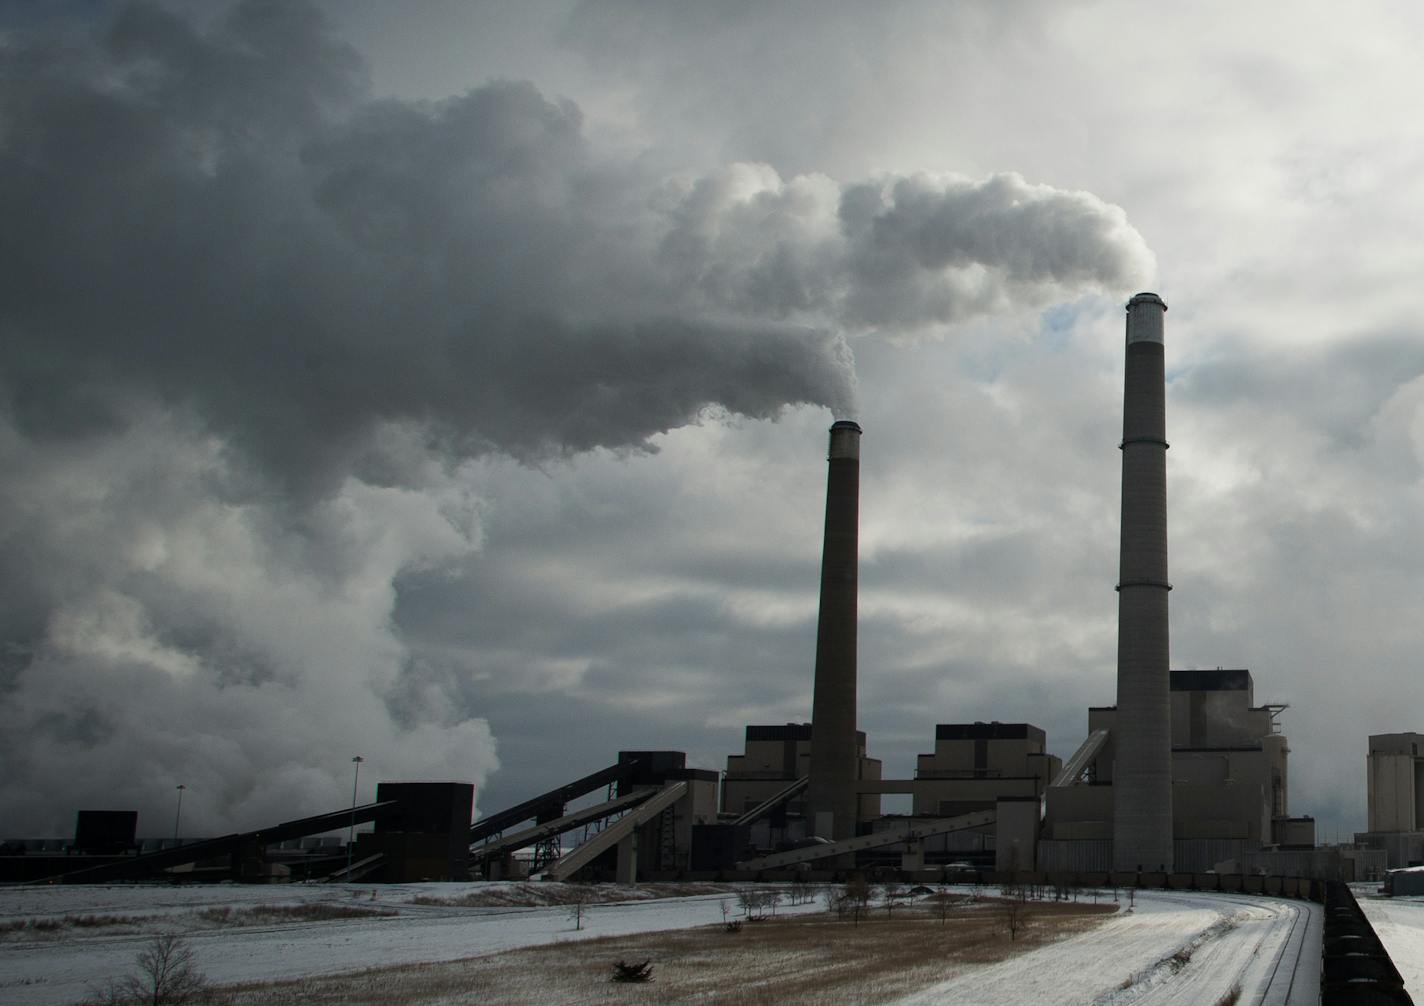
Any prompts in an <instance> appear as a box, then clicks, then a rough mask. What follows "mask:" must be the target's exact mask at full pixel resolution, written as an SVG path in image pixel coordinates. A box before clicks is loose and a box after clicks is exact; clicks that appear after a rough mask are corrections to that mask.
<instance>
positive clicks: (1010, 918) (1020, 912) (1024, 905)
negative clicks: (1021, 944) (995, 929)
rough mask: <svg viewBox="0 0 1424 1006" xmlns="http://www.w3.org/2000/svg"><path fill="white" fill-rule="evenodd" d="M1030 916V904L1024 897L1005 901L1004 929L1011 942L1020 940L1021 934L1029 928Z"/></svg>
mask: <svg viewBox="0 0 1424 1006" xmlns="http://www.w3.org/2000/svg"><path fill="white" fill-rule="evenodd" d="M1028 916H1029V911H1028V902H1027V901H1025V900H1024V899H1023V898H1022V897H1017V898H1006V899H1005V900H1004V928H1005V929H1007V930H1008V932H1009V939H1010V940H1016V939H1018V938H1019V933H1020V932H1021V931H1023V930H1024V929H1026V928H1027V927H1028Z"/></svg>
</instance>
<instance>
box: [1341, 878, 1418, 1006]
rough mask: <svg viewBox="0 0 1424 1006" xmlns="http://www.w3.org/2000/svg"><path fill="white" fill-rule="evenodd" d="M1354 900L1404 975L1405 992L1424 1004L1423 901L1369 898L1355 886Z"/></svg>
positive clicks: (1415, 899)
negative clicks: (1357, 902)
mask: <svg viewBox="0 0 1424 1006" xmlns="http://www.w3.org/2000/svg"><path fill="white" fill-rule="evenodd" d="M1355 897H1356V899H1357V900H1358V901H1359V903H1360V907H1361V908H1362V909H1364V912H1365V918H1367V919H1369V920H1370V925H1372V926H1374V927H1375V932H1376V933H1378V934H1379V938H1380V942H1382V943H1383V944H1384V947H1385V949H1386V950H1388V951H1389V956H1390V959H1391V960H1392V961H1394V966H1395V967H1397V968H1399V973H1400V974H1401V975H1403V976H1404V990H1405V991H1406V992H1408V993H1409V995H1410V997H1411V998H1413V999H1414V1000H1415V1001H1416V1002H1424V898H1379V897H1371V896H1370V895H1369V894H1367V893H1365V892H1364V891H1362V890H1361V889H1360V888H1358V887H1357V888H1355Z"/></svg>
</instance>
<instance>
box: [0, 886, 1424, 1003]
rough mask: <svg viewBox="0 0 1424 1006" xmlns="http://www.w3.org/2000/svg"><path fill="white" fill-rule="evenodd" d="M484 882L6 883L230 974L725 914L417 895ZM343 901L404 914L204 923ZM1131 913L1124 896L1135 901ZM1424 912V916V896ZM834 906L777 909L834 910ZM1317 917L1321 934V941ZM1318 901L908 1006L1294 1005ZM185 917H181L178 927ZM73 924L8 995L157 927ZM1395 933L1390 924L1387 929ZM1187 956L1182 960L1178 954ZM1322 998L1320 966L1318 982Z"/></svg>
mask: <svg viewBox="0 0 1424 1006" xmlns="http://www.w3.org/2000/svg"><path fill="white" fill-rule="evenodd" d="M473 889H475V887H474V885H454V884H415V885H407V886H401V887H383V888H380V889H378V895H377V898H378V900H376V901H375V902H374V903H373V902H372V901H371V900H370V894H371V891H372V888H370V887H345V886H343V885H320V886H317V885H313V886H300V885H297V886H284V887H256V888H254V887H238V886H221V887H138V886H128V885H124V886H119V885H116V886H113V887H97V888H95V887H49V888H5V889H0V924H3V923H4V922H5V921H7V920H16V919H26V918H59V917H62V916H64V915H66V914H69V915H73V914H78V913H86V914H99V913H108V914H116V915H125V916H128V915H132V916H151V915H162V916H164V918H163V919H162V920H161V921H157V922H153V921H151V922H149V923H146V924H143V925H144V926H145V927H146V931H148V932H152V931H154V927H155V926H158V927H160V928H170V929H172V930H174V931H183V932H187V933H188V937H189V940H190V942H191V944H192V946H193V949H194V950H195V952H196V954H197V957H198V963H199V966H200V968H201V969H202V970H203V971H204V972H205V973H206V974H207V976H208V977H209V978H211V979H212V980H213V981H215V982H218V983H220V984H228V983H234V982H243V981H254V980H265V979H279V978H295V977H300V976H304V975H318V974H336V973H343V972H348V971H354V970H356V969H359V968H365V967H372V966H377V965H386V964H405V963H417V962H422V961H445V960H454V959H459V958H464V957H473V956H477V955H482V954H487V953H494V952H497V951H500V950H504V949H511V948H517V947H528V946H535V945H542V944H548V943H557V942H561V941H567V940H580V939H588V938H592V937H597V936H611V935H622V934H628V933H638V932H651V931H656V930H668V929H681V928H686V927H690V926H699V925H707V924H710V923H716V922H720V921H722V905H723V903H724V902H727V903H728V904H729V907H730V908H732V909H733V910H735V898H734V897H729V896H727V895H703V896H696V897H690V898H674V899H660V900H648V901H634V902H623V903H618V904H601V905H596V906H594V907H593V908H592V909H591V910H590V911H589V912H588V913H587V915H586V916H585V919H584V928H583V929H582V930H581V931H577V932H576V931H575V930H574V928H573V922H572V921H571V920H570V918H569V912H568V909H567V908H566V907H563V906H548V907H539V908H509V907H502V908H459V907H448V906H421V905H415V904H412V903H411V899H412V898H414V897H416V896H417V895H434V896H436V897H446V898H449V897H453V896H458V895H460V894H462V893H464V892H467V891H470V890H473ZM273 903H285V904H293V903H330V904H333V905H348V906H357V907H378V908H386V909H397V910H398V911H399V915H397V916H395V917H389V918H363V919H351V920H328V921H320V922H313V923H302V922H294V923H283V924H277V925H265V926H246V927H242V928H227V929H215V928H202V923H201V917H200V914H199V913H200V912H201V911H202V910H203V909H204V908H212V907H220V906H234V907H237V908H241V907H242V906H248V907H251V906H255V905H258V904H273ZM1124 907H1125V906H1124ZM1415 907H1416V908H1419V909H1421V911H1420V912H1419V917H1420V921H1421V922H1424V905H1419V904H1417V903H1415ZM823 910H824V909H823V907H822V906H821V905H819V904H810V905H802V906H796V907H791V906H785V905H783V906H781V907H780V908H779V909H778V912H781V913H785V912H817V911H823ZM1312 919H1313V920H1314V921H1315V924H1316V931H1315V936H1314V939H1315V943H1314V945H1313V947H1311V946H1310V945H1309V943H1308V941H1307V940H1306V937H1307V932H1308V929H1309V925H1310V923H1311V921H1312ZM1318 922H1319V911H1318V907H1317V906H1311V905H1309V904H1307V903H1305V902H1298V901H1291V900H1288V899H1274V898H1253V897H1248V896H1240V895H1210V894H1194V893H1190V892H1140V893H1139V894H1138V895H1137V897H1136V904H1135V906H1134V907H1133V909H1132V911H1130V912H1128V911H1126V910H1124V911H1122V912H1120V913H1119V914H1118V915H1116V916H1114V917H1113V918H1111V919H1109V920H1108V921H1107V922H1106V923H1104V924H1103V925H1101V926H1097V927H1094V928H1092V929H1089V930H1087V931H1085V932H1082V933H1079V934H1076V935H1074V936H1071V937H1069V938H1066V939H1063V940H1060V941H1058V942H1056V943H1052V944H1050V945H1048V946H1044V947H1040V948H1038V949H1036V950H1034V951H1032V952H1030V953H1028V954H1025V955H1023V956H1021V957H1017V958H1014V959H1011V960H1008V961H1004V962H1001V963H998V964H991V965H983V966H976V967H970V968H963V969H961V970H959V971H957V972H956V973H954V974H948V975H946V976H945V979H944V981H942V982H940V983H938V984H936V985H934V986H933V987H931V988H928V989H926V990H924V991H922V992H920V993H917V994H916V995H914V996H912V997H910V998H909V999H907V1000H905V1002H909V1003H938V1002H959V1003H962V1002H974V1003H980V1004H984V1006H993V1004H998V1003H1004V1004H1009V1003H1012V1004H1015V1006H1017V1004H1021V1003H1025V1002H1033V1003H1101V1004H1104V1006H1121V1004H1126V1003H1137V1002H1145V1003H1213V1002H1216V1001H1217V1000H1218V999H1219V998H1220V997H1221V996H1223V995H1225V994H1226V993H1227V992H1228V991H1229V990H1230V989H1231V988H1232V986H1233V985H1235V984H1238V983H1239V984H1240V985H1241V988H1242V993H1243V995H1242V997H1241V1001H1242V1002H1251V1003H1255V1002H1266V1003H1286V1002H1289V1001H1295V999H1296V998H1297V996H1291V997H1290V998H1287V997H1286V993H1287V991H1289V987H1290V981H1289V976H1290V975H1291V973H1292V971H1293V969H1294V965H1295V962H1296V958H1297V957H1303V958H1306V959H1308V960H1307V968H1308V967H1309V960H1315V961H1318V957H1319V942H1318V940H1319V935H1318ZM167 923H171V925H167ZM137 928H138V927H130V929H131V931H129V932H114V931H113V930H112V929H110V930H105V929H102V928H101V929H93V930H83V929H74V928H72V927H67V928H65V929H63V930H60V931H56V932H55V934H54V935H53V936H43V935H41V936H40V937H39V938H35V937H34V936H33V935H27V936H25V937H24V938H18V937H15V936H11V937H8V938H4V939H0V1001H3V1002H5V1003H35V1004H48V1003H55V1004H58V1003H69V1002H73V1001H74V1000H75V999H77V998H79V997H80V996H82V995H83V994H84V992H85V991H86V989H88V988H90V987H93V986H96V985H99V984H102V983H104V982H106V981H108V980H109V979H111V978H113V977H116V976H118V975H120V974H124V973H127V972H128V971H129V970H130V967H131V964H132V961H133V958H134V954H135V953H136V952H137V951H138V950H139V949H140V948H141V947H142V946H143V945H144V943H145V942H146V940H147V939H148V936H146V935H144V934H143V933H141V932H138V931H133V930H136V929H137ZM1381 935H1382V936H1383V935H1384V934H1383V933H1382V934H1381ZM1174 954H1175V955H1178V956H1179V958H1182V957H1189V959H1187V960H1181V959H1179V960H1178V961H1175V962H1174V961H1172V960H1171V958H1172V957H1173V955H1174ZM1307 989H1308V998H1305V997H1302V998H1301V999H1300V1001H1308V1002H1312V1003H1313V1002H1314V1001H1315V996H1316V992H1317V989H1318V976H1317V974H1316V973H1311V974H1309V975H1307V976H1306V979H1305V981H1304V982H1303V983H1300V988H1299V989H1297V992H1298V993H1300V992H1304V991H1306V990H1307Z"/></svg>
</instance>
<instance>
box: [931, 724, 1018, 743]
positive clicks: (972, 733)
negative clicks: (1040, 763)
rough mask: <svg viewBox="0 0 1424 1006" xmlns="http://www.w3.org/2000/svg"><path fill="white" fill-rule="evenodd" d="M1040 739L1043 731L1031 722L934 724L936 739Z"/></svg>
mask: <svg viewBox="0 0 1424 1006" xmlns="http://www.w3.org/2000/svg"><path fill="white" fill-rule="evenodd" d="M1030 737H1031V738H1033V739H1034V740H1037V741H1042V740H1043V738H1044V733H1043V731H1042V730H1041V729H1040V728H1038V727H1036V726H1034V725H1033V724H1032V723H1000V722H999V721H998V720H994V721H993V722H992V723H938V724H936V725H935V740H937V741H967V740H994V741H1008V740H1027V739H1029V738H1030Z"/></svg>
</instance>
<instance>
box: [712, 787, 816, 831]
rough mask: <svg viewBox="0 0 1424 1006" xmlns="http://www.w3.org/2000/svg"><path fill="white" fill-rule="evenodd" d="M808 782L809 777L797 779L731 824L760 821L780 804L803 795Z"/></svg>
mask: <svg viewBox="0 0 1424 1006" xmlns="http://www.w3.org/2000/svg"><path fill="white" fill-rule="evenodd" d="M810 782H811V777H810V776H807V775H803V776H802V777H801V778H800V779H797V780H796V781H795V782H793V783H792V784H791V785H790V786H787V787H786V788H785V789H783V790H781V791H780V792H778V793H776V794H774V795H772V796H771V798H770V799H767V800H763V801H762V802H761V803H759V804H757V805H756V806H755V807H753V808H752V809H751V810H749V811H747V812H746V813H745V814H743V815H742V816H741V817H739V818H737V819H736V820H735V821H733V822H732V824H734V825H737V824H751V823H752V822H753V821H760V820H761V819H762V818H763V817H765V816H766V815H768V814H770V813H771V812H772V811H773V810H775V809H776V808H777V807H780V806H781V805H782V804H784V803H787V802H788V801H790V800H792V799H793V798H794V797H795V796H796V795H797V794H798V793H804V792H805V791H806V787H807V785H809V784H810Z"/></svg>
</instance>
